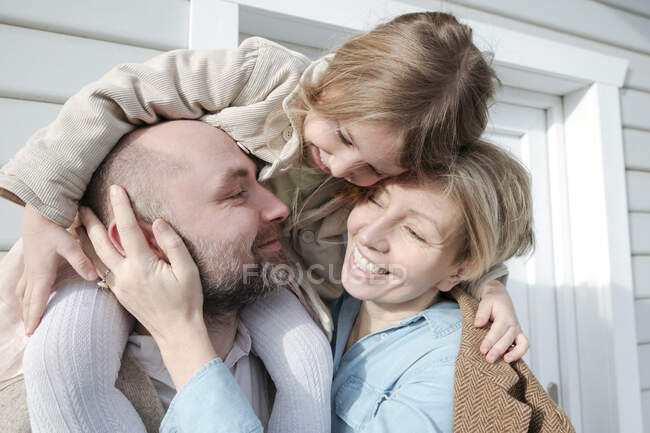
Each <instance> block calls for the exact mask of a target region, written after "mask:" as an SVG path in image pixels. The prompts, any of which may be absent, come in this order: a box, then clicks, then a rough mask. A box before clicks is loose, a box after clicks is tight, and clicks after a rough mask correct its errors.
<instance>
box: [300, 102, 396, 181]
mask: <svg viewBox="0 0 650 433" xmlns="http://www.w3.org/2000/svg"><path fill="white" fill-rule="evenodd" d="M303 134H304V141H305V146H306V158H307V164H308V165H309V166H310V167H312V168H315V169H317V170H319V171H321V172H323V173H327V174H331V175H332V176H334V177H342V178H345V179H346V180H347V181H348V182H351V183H353V184H355V185H358V186H369V185H372V184H374V183H376V182H378V181H379V180H381V179H384V178H386V177H391V176H397V175H398V174H401V173H404V172H405V171H406V169H405V168H403V167H402V166H401V165H400V154H401V151H402V147H403V144H402V138H401V137H400V136H399V135H398V134H397V133H396V132H395V131H394V130H393V128H391V127H389V126H388V125H386V124H383V123H380V122H368V121H355V122H348V123H344V122H336V121H333V120H329V119H326V118H324V117H322V116H319V115H317V114H313V113H309V114H307V115H306V117H305V121H304V124H303Z"/></svg>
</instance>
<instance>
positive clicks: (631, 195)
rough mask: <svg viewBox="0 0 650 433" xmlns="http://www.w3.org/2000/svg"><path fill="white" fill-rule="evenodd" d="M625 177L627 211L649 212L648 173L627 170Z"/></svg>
mask: <svg viewBox="0 0 650 433" xmlns="http://www.w3.org/2000/svg"><path fill="white" fill-rule="evenodd" d="M626 175H627V198H628V208H629V210H630V211H642V212H650V193H649V192H650V172H648V171H636V170H627V173H626Z"/></svg>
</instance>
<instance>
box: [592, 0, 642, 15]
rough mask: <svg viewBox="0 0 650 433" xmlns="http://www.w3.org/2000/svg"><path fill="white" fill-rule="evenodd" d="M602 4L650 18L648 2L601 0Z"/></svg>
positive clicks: (637, 0) (639, 0)
mask: <svg viewBox="0 0 650 433" xmlns="http://www.w3.org/2000/svg"><path fill="white" fill-rule="evenodd" d="M599 1H600V2H601V3H605V4H608V5H610V6H613V7H616V8H620V9H623V10H626V11H629V12H632V13H637V14H641V15H645V16H646V17H650V3H648V0H599Z"/></svg>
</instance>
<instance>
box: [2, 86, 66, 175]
mask: <svg viewBox="0 0 650 433" xmlns="http://www.w3.org/2000/svg"><path fill="white" fill-rule="evenodd" d="M60 108H61V106H60V105H58V104H48V103H46V102H33V101H24V100H20V99H6V98H0V113H2V115H0V131H2V142H0V165H2V164H4V163H5V162H7V161H8V160H9V158H11V157H12V156H13V155H14V154H15V153H16V152H17V151H18V149H20V147H22V145H23V144H25V142H26V141H27V139H28V138H29V137H30V136H31V135H32V134H33V133H34V132H36V130H37V129H39V128H43V127H44V126H47V125H48V124H49V123H50V122H52V121H53V120H54V119H55V118H56V115H57V113H58V112H59V109H60Z"/></svg>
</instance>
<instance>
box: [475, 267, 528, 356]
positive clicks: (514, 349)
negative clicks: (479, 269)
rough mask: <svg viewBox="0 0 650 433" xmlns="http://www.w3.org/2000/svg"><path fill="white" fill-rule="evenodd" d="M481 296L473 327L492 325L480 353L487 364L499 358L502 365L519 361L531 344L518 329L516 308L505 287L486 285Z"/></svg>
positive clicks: (492, 282)
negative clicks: (501, 358)
mask: <svg viewBox="0 0 650 433" xmlns="http://www.w3.org/2000/svg"><path fill="white" fill-rule="evenodd" d="M481 292H482V295H481V302H480V303H479V305H478V311H477V312H476V319H475V320H474V325H475V326H476V327H477V328H481V327H483V326H485V325H487V324H488V323H489V322H490V321H492V327H491V328H490V332H488V334H487V335H486V336H485V338H484V339H483V342H482V343H481V348H480V350H481V353H482V354H484V355H486V357H485V359H486V360H487V362H490V363H492V362H495V361H496V360H497V359H499V357H501V356H502V355H503V360H504V361H505V362H513V361H517V360H518V359H521V357H522V356H524V354H525V353H526V352H527V351H528V348H529V347H530V343H529V342H528V338H527V337H526V336H525V335H524V333H523V331H522V330H521V327H520V326H519V320H517V315H516V314H515V307H514V306H513V305H512V299H510V295H509V294H508V291H507V290H506V287H505V286H504V285H503V284H501V282H499V281H497V280H494V281H490V282H489V283H487V284H485V285H484V286H483V287H482V288H481ZM504 353H505V355H504Z"/></svg>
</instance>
